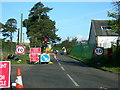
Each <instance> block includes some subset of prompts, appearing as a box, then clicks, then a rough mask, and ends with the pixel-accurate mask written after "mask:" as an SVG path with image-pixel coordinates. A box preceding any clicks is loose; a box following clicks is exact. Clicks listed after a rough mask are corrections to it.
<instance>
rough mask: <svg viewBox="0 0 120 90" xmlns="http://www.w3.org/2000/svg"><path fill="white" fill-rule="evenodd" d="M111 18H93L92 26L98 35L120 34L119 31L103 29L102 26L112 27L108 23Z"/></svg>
mask: <svg viewBox="0 0 120 90" xmlns="http://www.w3.org/2000/svg"><path fill="white" fill-rule="evenodd" d="M109 21H110V20H92V26H93V28H94V32H95V35H96V36H118V34H117V33H115V32H112V31H111V30H102V28H101V27H102V26H106V27H110V26H109V25H108V23H109Z"/></svg>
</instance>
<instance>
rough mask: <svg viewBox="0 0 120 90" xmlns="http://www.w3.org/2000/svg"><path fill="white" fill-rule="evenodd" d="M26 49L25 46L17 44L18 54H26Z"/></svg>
mask: <svg viewBox="0 0 120 90" xmlns="http://www.w3.org/2000/svg"><path fill="white" fill-rule="evenodd" d="M25 51H26V49H25V47H24V46H16V54H24V53H25Z"/></svg>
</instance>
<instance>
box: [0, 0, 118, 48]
mask: <svg viewBox="0 0 120 90" xmlns="http://www.w3.org/2000/svg"><path fill="white" fill-rule="evenodd" d="M113 6H114V8H115V10H114V11H113V12H112V13H111V12H108V17H112V18H113V20H110V22H109V25H110V26H112V27H113V28H112V31H113V32H116V33H118V35H119V36H120V1H117V2H113ZM52 9H53V8H49V7H45V6H44V5H43V4H42V3H41V2H38V3H36V4H35V5H34V6H33V7H32V8H31V10H30V12H29V15H28V19H25V20H24V21H23V27H26V29H27V32H26V34H27V37H28V38H29V40H30V45H31V47H41V46H43V45H44V39H48V42H49V43H56V42H57V41H60V40H61V38H60V37H59V36H58V35H56V32H57V31H58V29H57V28H56V27H55V24H56V22H55V21H53V20H51V19H50V17H49V16H48V13H49V12H50V11H51V10H52ZM17 30H18V29H17V20H16V19H14V18H10V19H8V20H7V22H6V23H5V24H2V23H0V31H1V32H2V35H3V37H4V39H5V40H6V39H8V38H9V41H10V42H12V41H13V33H14V32H16V31H17ZM73 42H74V44H73ZM76 43H77V40H76V38H75V39H73V40H72V41H69V40H65V41H63V42H62V43H61V44H60V45H61V46H63V45H64V46H67V47H68V48H69V47H72V45H76ZM60 45H59V46H60Z"/></svg>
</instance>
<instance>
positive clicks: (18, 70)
mask: <svg viewBox="0 0 120 90" xmlns="http://www.w3.org/2000/svg"><path fill="white" fill-rule="evenodd" d="M15 82H16V89H17V88H24V87H23V83H22V76H21V70H20V68H18V69H17V79H16V81H15Z"/></svg>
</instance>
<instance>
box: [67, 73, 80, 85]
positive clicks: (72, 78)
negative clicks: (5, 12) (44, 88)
mask: <svg viewBox="0 0 120 90" xmlns="http://www.w3.org/2000/svg"><path fill="white" fill-rule="evenodd" d="M67 76H68V77H69V78H70V80H71V81H72V82H73V83H74V84H75V86H77V87H78V86H79V85H78V84H77V83H76V82H75V80H74V79H73V78H72V77H71V76H70V75H69V74H67Z"/></svg>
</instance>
